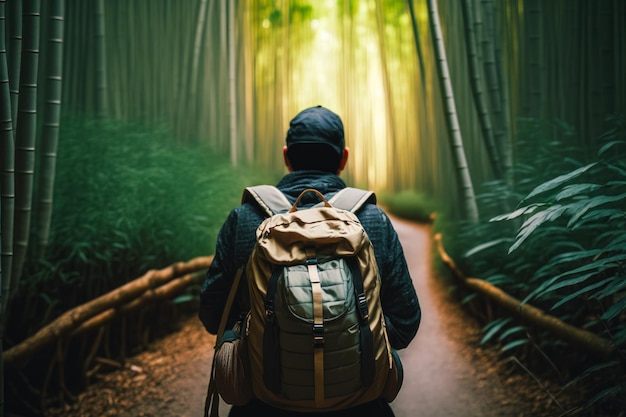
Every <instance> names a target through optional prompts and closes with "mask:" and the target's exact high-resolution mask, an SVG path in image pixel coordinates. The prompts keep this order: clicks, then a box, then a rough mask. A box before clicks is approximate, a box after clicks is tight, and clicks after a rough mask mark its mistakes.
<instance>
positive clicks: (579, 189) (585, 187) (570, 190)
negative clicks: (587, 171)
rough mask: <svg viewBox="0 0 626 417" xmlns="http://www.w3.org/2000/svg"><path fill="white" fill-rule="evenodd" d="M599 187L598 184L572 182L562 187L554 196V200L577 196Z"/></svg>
mask: <svg viewBox="0 0 626 417" xmlns="http://www.w3.org/2000/svg"><path fill="white" fill-rule="evenodd" d="M599 188H602V186H601V185H598V184H587V183H583V184H572V185H567V186H565V187H563V191H561V192H560V193H558V194H557V195H556V197H555V198H554V199H555V200H556V201H561V200H565V199H566V198H570V197H573V196H577V195H580V194H584V195H586V194H587V193H589V192H592V191H595V190H597V189H599Z"/></svg>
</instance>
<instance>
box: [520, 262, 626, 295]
mask: <svg viewBox="0 0 626 417" xmlns="http://www.w3.org/2000/svg"><path fill="white" fill-rule="evenodd" d="M623 259H624V255H623V254H619V255H615V256H612V257H609V258H601V259H598V260H596V261H594V262H591V263H588V264H585V265H582V266H580V267H578V268H574V269H572V270H569V271H565V272H563V273H561V274H558V275H557V276H555V277H553V278H552V279H549V280H547V281H545V282H543V283H542V284H541V285H539V287H537V288H536V289H535V290H533V291H531V292H530V294H528V296H526V298H525V299H524V300H523V301H522V304H525V303H527V302H528V301H529V300H531V299H533V298H535V297H540V296H541V295H543V294H544V293H545V290H546V288H548V287H550V286H551V285H553V284H554V283H556V282H557V281H559V280H560V279H561V278H564V277H567V276H569V275H576V274H580V273H589V274H596V273H597V270H604V269H606V268H607V266H606V265H607V264H610V263H612V262H621V261H623ZM611 266H615V265H611Z"/></svg>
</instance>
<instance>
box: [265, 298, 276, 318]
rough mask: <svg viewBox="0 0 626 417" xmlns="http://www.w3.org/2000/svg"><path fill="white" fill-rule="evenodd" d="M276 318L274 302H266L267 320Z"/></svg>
mask: <svg viewBox="0 0 626 417" xmlns="http://www.w3.org/2000/svg"><path fill="white" fill-rule="evenodd" d="M273 318H274V300H268V299H266V300H265V319H266V320H271V319H273Z"/></svg>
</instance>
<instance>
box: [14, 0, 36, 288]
mask: <svg viewBox="0 0 626 417" xmlns="http://www.w3.org/2000/svg"><path fill="white" fill-rule="evenodd" d="M40 11H41V0H26V1H24V9H23V16H24V23H23V25H24V26H23V28H24V37H23V40H22V63H21V70H20V102H19V106H18V117H17V123H16V125H15V126H16V131H15V220H14V221H15V231H14V233H15V234H14V236H13V256H14V258H13V269H12V271H11V284H10V294H11V293H13V291H14V290H15V289H16V288H17V286H18V284H19V279H20V276H21V275H22V268H23V266H24V262H25V259H26V250H27V247H28V239H29V233H30V217H31V208H32V202H33V173H34V170H35V143H36V134H37V72H38V69H39V25H40ZM10 294H9V295H10Z"/></svg>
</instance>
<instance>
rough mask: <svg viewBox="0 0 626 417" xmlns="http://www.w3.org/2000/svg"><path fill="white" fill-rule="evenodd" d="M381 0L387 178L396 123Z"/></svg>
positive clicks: (378, 14) (380, 49) (379, 19)
mask: <svg viewBox="0 0 626 417" xmlns="http://www.w3.org/2000/svg"><path fill="white" fill-rule="evenodd" d="M384 10H385V9H384V7H383V2H382V0H376V28H377V29H378V52H379V54H380V69H381V74H382V78H383V79H382V82H383V95H384V97H385V110H386V117H385V118H386V119H387V131H386V133H387V141H388V144H389V150H388V151H387V159H388V161H387V171H388V172H387V175H388V176H389V178H391V177H393V170H394V169H395V165H394V163H393V162H394V159H395V154H396V152H395V144H396V142H397V137H396V128H395V126H396V123H395V120H394V116H395V114H396V112H395V111H394V108H393V107H394V106H393V98H392V93H393V89H392V86H391V79H390V76H389V68H388V58H387V42H386V41H385V13H384Z"/></svg>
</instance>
